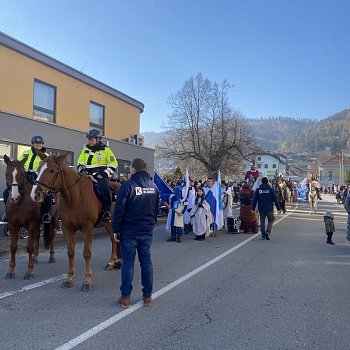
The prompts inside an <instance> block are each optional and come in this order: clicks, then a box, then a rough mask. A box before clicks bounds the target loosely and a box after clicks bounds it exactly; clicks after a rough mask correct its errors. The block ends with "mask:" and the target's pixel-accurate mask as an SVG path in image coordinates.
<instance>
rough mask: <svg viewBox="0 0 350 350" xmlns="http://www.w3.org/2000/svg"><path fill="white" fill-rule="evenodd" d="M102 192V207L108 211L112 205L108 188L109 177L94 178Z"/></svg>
mask: <svg viewBox="0 0 350 350" xmlns="http://www.w3.org/2000/svg"><path fill="white" fill-rule="evenodd" d="M96 180H97V182H98V184H99V186H100V188H101V193H102V207H103V210H105V211H110V210H111V206H112V198H111V190H110V189H109V179H108V178H107V179H98V178H96Z"/></svg>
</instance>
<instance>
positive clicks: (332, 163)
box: [322, 156, 350, 166]
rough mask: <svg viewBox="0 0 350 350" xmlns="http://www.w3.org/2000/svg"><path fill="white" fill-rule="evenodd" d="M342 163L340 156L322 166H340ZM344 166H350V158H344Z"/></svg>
mask: <svg viewBox="0 0 350 350" xmlns="http://www.w3.org/2000/svg"><path fill="white" fill-rule="evenodd" d="M341 161H342V159H341V157H340V156H335V157H333V158H331V159H328V160H327V161H326V162H324V163H322V166H339V165H340V164H341ZM343 164H344V165H348V166H350V158H347V157H343Z"/></svg>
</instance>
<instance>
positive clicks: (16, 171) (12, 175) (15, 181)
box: [4, 154, 27, 203]
mask: <svg viewBox="0 0 350 350" xmlns="http://www.w3.org/2000/svg"><path fill="white" fill-rule="evenodd" d="M4 161H5V163H6V166H7V167H6V186H7V188H8V190H9V195H10V196H9V199H10V201H11V202H12V203H18V202H19V200H20V198H21V193H22V192H23V190H24V185H25V181H26V175H25V172H24V164H25V162H26V161H27V157H25V158H23V159H22V160H11V159H10V158H9V157H8V156H7V155H6V154H5V155H4Z"/></svg>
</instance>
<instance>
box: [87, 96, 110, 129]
mask: <svg viewBox="0 0 350 350" xmlns="http://www.w3.org/2000/svg"><path fill="white" fill-rule="evenodd" d="M92 104H93V105H95V106H98V107H101V108H102V112H103V114H102V125H100V124H96V123H93V122H91V105H92ZM105 113H106V107H105V106H104V105H102V104H101V103H97V102H95V101H92V100H90V104H89V128H90V129H98V130H102V135H104V134H105Z"/></svg>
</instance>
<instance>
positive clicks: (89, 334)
mask: <svg viewBox="0 0 350 350" xmlns="http://www.w3.org/2000/svg"><path fill="white" fill-rule="evenodd" d="M297 207H298V205H296V206H295V208H294V209H293V210H292V211H290V212H289V213H288V214H287V215H285V216H283V217H281V218H280V219H279V220H277V221H276V222H275V225H276V224H278V223H279V222H281V221H282V220H284V219H285V218H286V217H288V216H289V215H290V214H291V213H293V212H294V210H296V209H297ZM258 236H260V233H256V234H255V235H253V236H251V237H249V238H248V239H246V240H245V241H243V242H241V243H239V244H237V245H236V246H234V247H232V248H231V249H229V250H227V251H226V252H224V253H222V254H220V255H218V256H217V257H216V258H214V259H212V260H210V261H208V262H207V263H206V264H204V265H202V266H200V267H198V268H197V269H195V270H193V271H191V272H189V273H188V274H186V275H184V276H182V277H180V278H179V279H177V280H176V281H174V282H172V283H170V284H168V285H167V286H165V287H163V288H162V289H160V290H158V291H157V292H155V293H153V294H152V298H153V299H156V298H158V297H160V296H161V295H163V294H165V293H166V292H169V291H170V290H171V289H173V288H175V287H177V286H178V285H180V284H181V283H183V282H185V281H187V280H188V279H190V278H191V277H193V276H195V275H197V274H198V273H200V272H202V271H203V270H205V269H206V268H208V267H210V266H211V265H213V264H215V263H216V262H218V261H220V260H222V259H223V258H224V257H226V256H227V255H229V254H231V253H232V252H234V251H235V250H237V249H239V248H241V247H243V246H244V245H246V244H247V243H248V242H250V241H251V240H253V239H254V238H256V237H258ZM142 306H143V301H139V302H137V303H136V304H134V305H132V306H131V307H130V308H129V309H126V310H124V311H122V312H119V313H118V314H116V315H114V316H112V317H111V318H109V319H107V320H106V321H103V322H102V323H100V324H98V325H97V326H95V327H93V328H90V329H89V330H88V331H86V332H84V333H82V334H80V335H78V336H77V337H76V338H74V339H72V340H70V341H69V342H67V343H65V344H63V345H61V346H60V347H58V348H56V349H55V350H70V349H73V348H74V347H76V346H77V345H79V344H81V343H83V342H84V341H85V340H88V339H89V338H91V337H93V336H94V335H96V334H97V333H99V332H101V331H103V330H105V329H106V328H108V327H110V326H112V325H113V324H115V323H116V322H118V321H120V320H121V319H123V318H124V317H126V316H128V315H130V314H131V313H133V312H135V311H137V310H138V309H140V308H141V307H142Z"/></svg>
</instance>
